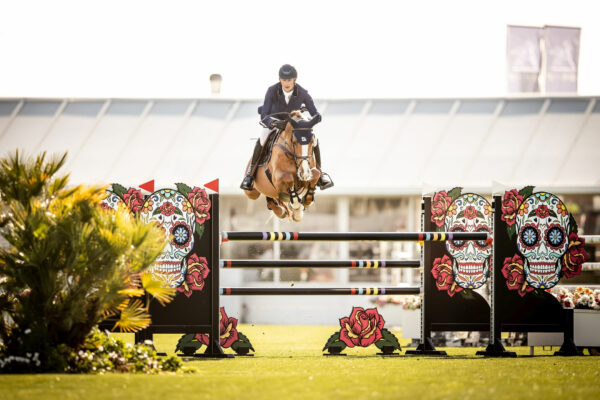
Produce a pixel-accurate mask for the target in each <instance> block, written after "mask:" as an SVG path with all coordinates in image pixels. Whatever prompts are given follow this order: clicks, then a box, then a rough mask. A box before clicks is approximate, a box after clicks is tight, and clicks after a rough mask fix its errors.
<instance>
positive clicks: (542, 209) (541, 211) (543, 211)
mask: <svg viewBox="0 0 600 400" xmlns="http://www.w3.org/2000/svg"><path fill="white" fill-rule="evenodd" d="M535 215H537V216H538V217H540V218H546V217H547V216H548V215H550V210H549V209H548V207H547V206H546V205H545V204H542V205H540V206H539V207H538V208H536V209H535Z"/></svg>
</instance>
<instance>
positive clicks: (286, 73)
mask: <svg viewBox="0 0 600 400" xmlns="http://www.w3.org/2000/svg"><path fill="white" fill-rule="evenodd" d="M297 77H298V72H297V71H296V68H294V67H292V66H291V65H290V64H284V65H282V66H281V68H279V79H293V78H297Z"/></svg>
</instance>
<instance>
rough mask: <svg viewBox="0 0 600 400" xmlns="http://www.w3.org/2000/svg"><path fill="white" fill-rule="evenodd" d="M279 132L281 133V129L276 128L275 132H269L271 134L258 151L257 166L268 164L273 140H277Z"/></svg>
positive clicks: (273, 143)
mask: <svg viewBox="0 0 600 400" xmlns="http://www.w3.org/2000/svg"><path fill="white" fill-rule="evenodd" d="M280 134H281V131H280V130H277V132H275V133H273V132H271V134H270V135H269V137H268V138H267V142H266V143H265V145H264V146H263V147H262V151H261V152H260V156H259V157H258V166H259V167H266V166H267V164H269V161H271V154H272V153H273V146H274V145H275V142H276V141H277V138H278V137H279V135H280Z"/></svg>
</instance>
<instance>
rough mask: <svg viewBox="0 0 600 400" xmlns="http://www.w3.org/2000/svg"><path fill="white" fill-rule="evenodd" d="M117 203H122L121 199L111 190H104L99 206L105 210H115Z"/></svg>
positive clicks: (117, 206)
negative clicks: (104, 194) (104, 195)
mask: <svg viewBox="0 0 600 400" xmlns="http://www.w3.org/2000/svg"><path fill="white" fill-rule="evenodd" d="M119 204H124V203H123V199H121V197H119V195H117V194H116V193H114V192H113V191H112V190H108V189H107V190H106V197H105V198H104V199H102V201H101V202H100V207H101V208H103V209H105V210H116V209H118V208H119Z"/></svg>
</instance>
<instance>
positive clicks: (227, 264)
mask: <svg viewBox="0 0 600 400" xmlns="http://www.w3.org/2000/svg"><path fill="white" fill-rule="evenodd" d="M219 266H220V267H221V268H419V267H420V266H421V262H420V260H220V261H219Z"/></svg>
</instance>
